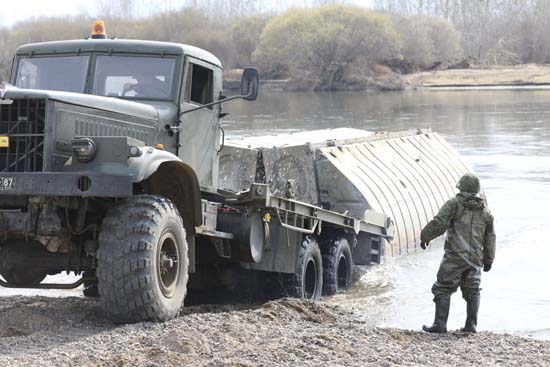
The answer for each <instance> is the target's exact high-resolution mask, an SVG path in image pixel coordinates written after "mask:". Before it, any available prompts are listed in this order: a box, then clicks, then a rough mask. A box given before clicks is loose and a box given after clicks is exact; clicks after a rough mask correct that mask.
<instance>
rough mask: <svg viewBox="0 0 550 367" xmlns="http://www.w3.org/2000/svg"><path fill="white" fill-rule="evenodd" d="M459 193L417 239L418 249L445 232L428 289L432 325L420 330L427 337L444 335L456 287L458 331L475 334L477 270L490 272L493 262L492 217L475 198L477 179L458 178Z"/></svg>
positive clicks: (477, 192)
mask: <svg viewBox="0 0 550 367" xmlns="http://www.w3.org/2000/svg"><path fill="white" fill-rule="evenodd" d="M456 187H457V188H458V189H459V190H460V192H459V193H458V194H457V195H456V196H455V197H454V198H452V199H450V200H449V201H447V202H446V203H445V204H444V205H443V207H441V209H440V210H439V213H438V214H437V215H436V217H435V218H434V219H433V220H432V221H431V222H429V223H428V224H427V225H426V227H424V229H423V230H422V233H421V235H420V247H422V249H424V250H425V249H426V246H428V244H429V242H430V241H431V240H433V239H434V238H436V237H438V236H441V235H442V234H443V233H445V231H447V238H446V240H445V254H444V255H443V260H442V261H441V265H440V266H439V271H438V272H437V280H436V282H435V283H434V285H433V287H432V293H433V294H434V302H435V321H434V323H433V325H432V326H426V325H424V326H423V327H422V329H423V330H424V331H427V332H430V333H446V332H447V318H448V317H449V307H450V303H451V295H452V294H453V293H454V292H456V290H457V288H458V287H459V286H460V289H461V290H462V297H463V298H464V300H466V304H467V306H466V312H467V318H466V324H465V326H464V328H463V329H462V331H465V332H470V333H475V332H476V327H477V312H478V310H479V293H480V288H479V284H480V281H481V269H482V268H483V271H486V272H487V271H489V270H491V266H492V264H493V260H494V258H495V231H494V226H493V216H492V215H491V213H490V211H489V209H488V208H487V205H486V203H485V201H484V200H483V199H482V198H481V197H480V196H479V191H480V184H479V179H478V178H477V177H476V176H475V175H474V174H471V173H467V174H465V175H464V176H462V177H461V178H460V180H459V181H458V184H457V185H456Z"/></svg>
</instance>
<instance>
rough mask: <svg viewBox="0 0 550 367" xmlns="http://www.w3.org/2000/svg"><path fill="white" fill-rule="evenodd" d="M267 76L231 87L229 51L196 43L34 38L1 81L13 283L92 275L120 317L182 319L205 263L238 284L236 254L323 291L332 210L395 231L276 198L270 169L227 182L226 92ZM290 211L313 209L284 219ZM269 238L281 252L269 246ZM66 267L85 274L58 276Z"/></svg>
mask: <svg viewBox="0 0 550 367" xmlns="http://www.w3.org/2000/svg"><path fill="white" fill-rule="evenodd" d="M258 83H259V78H258V72H257V71H256V70H255V69H253V68H248V69H245V70H244V72H243V78H242V83H241V93H240V95H237V96H233V97H226V96H224V95H223V91H222V64H221V62H220V60H219V59H218V58H216V57H215V56H214V55H212V54H211V53H209V52H207V51H205V50H202V49H199V48H196V47H193V46H188V45H182V44H174V43H165V42H152V41H138V40H121V39H107V38H106V37H104V33H102V32H99V33H97V34H95V35H94V36H93V37H92V38H89V39H83V40H71V41H57V42H44V43H38V44H28V45H23V46H21V47H19V48H18V49H17V51H16V56H15V59H14V64H13V68H12V74H11V80H10V84H9V85H5V86H4V88H2V89H0V275H1V276H2V278H3V279H4V280H0V285H2V286H5V287H21V288H73V287H78V286H80V285H82V284H83V285H84V287H85V288H84V292H85V295H88V296H99V297H100V303H101V306H102V308H103V310H104V311H105V313H106V314H107V315H108V316H109V317H110V318H111V319H112V320H113V321H114V322H118V323H126V322H136V321H165V320H168V319H170V318H173V317H175V316H176V315H177V314H178V312H179V310H180V309H181V307H182V306H183V303H184V299H185V296H186V292H187V287H188V283H189V284H191V282H190V279H189V276H190V275H191V278H197V279H198V281H196V282H195V283H196V284H203V283H209V282H208V281H206V282H205V281H204V279H205V278H206V279H210V278H212V277H213V273H216V274H217V277H218V278H224V277H226V279H222V280H221V283H224V284H225V283H227V279H228V278H229V277H228V276H226V275H225V274H226V273H225V271H232V269H234V268H243V267H244V268H248V269H258V270H261V271H268V272H275V273H280V274H282V276H283V277H285V279H286V281H287V282H288V284H290V285H291V286H289V288H292V292H290V294H291V295H295V296H301V297H306V298H310V299H317V298H319V296H320V295H321V291H322V289H323V287H322V279H323V269H322V260H321V250H320V249H319V246H318V244H317V240H316V239H315V236H316V235H320V233H321V230H320V228H321V227H320V223H321V222H325V223H326V224H327V225H328V227H330V226H333V227H335V228H339V230H340V231H342V233H344V232H346V233H348V232H349V233H351V236H352V237H354V238H355V236H357V238H362V237H361V236H363V237H364V236H367V235H368V238H369V239H368V241H370V242H373V243H374V242H375V241H374V240H376V239H380V238H382V237H390V236H391V234H390V233H389V232H388V221H387V220H386V218H385V217H384V216H383V215H382V216H378V217H377V219H376V220H375V222H376V223H375V224H373V223H366V222H364V221H361V220H359V219H354V218H350V217H347V216H346V215H342V214H338V213H333V212H330V211H325V210H323V209H321V208H317V207H315V206H313V205H310V204H307V203H300V202H296V201H294V202H293V203H291V201H292V200H290V199H284V198H281V199H280V200H279V199H277V200H274V198H275V197H274V196H273V195H272V194H271V193H270V192H269V189H268V188H267V186H266V185H265V183H262V182H260V183H254V184H252V185H251V187H250V189H249V190H247V191H245V192H242V193H233V194H229V193H226V192H223V191H220V190H219V189H218V177H219V172H218V170H219V156H220V154H219V152H220V150H221V148H222V146H223V138H224V137H223V134H222V129H221V128H220V120H221V118H223V116H224V115H225V114H224V113H223V111H222V103H223V102H227V101H229V100H231V99H235V98H244V99H246V100H255V99H256V96H257V93H258ZM280 210H286V212H285V213H287V214H288V213H290V215H294V217H295V218H301V219H302V222H301V224H300V225H297V224H296V221H295V222H294V224H289V223H283V222H281V221H280V220H279V221H276V220H270V218H272V217H275V216H276V214H277V213H279V212H280ZM220 213H221V214H220ZM235 213H238V216H237V217H238V218H239V219H238V220H237V221H235V218H236V216H235ZM317 225H318V227H316V226H317ZM328 227H327V228H328ZM220 228H223V229H220ZM283 232H284V233H285V235H283ZM270 236H272V237H273V238H270ZM290 242H292V244H290ZM304 244H305V245H304ZM352 245H353V242H352V241H351V240H350V244H349V245H348V247H346V248H344V249H343V251H344V252H345V255H346V256H348V255H347V254H348V252H349V256H351V249H350V248H349V247H350V246H352ZM268 246H270V247H274V246H275V247H276V246H280V247H281V251H279V252H278V254H277V255H270V256H262V254H263V253H264V251H267V250H266V248H267V247H268ZM354 251H355V250H354ZM360 252H361V251H357V254H358V255H357V256H358V257H357V259H356V260H358V259H359V258H360V257H361V256H360V255H359V253H360ZM363 252H364V251H363ZM342 256H344V255H342ZM367 256H369V255H367ZM262 257H263V258H265V259H262ZM363 257H365V256H363ZM348 260H349V264H351V258H349V259H348ZM364 261H366V260H364ZM364 261H363V262H364ZM267 262H269V264H268V263H267ZM355 262H356V263H357V261H355ZM247 264H248V265H247ZM348 268H349V274H348V271H347V270H346V274H345V275H346V277H347V278H346V279H344V283H342V284H341V287H345V286H347V285H349V282H350V281H351V265H348ZM205 269H206V270H205ZM212 269H213V270H212ZM220 269H222V270H220ZM199 270H200V271H199ZM62 271H66V272H74V273H75V274H77V275H82V278H81V279H79V280H78V281H77V282H75V283H71V284H52V283H43V282H42V281H43V280H44V279H45V277H46V276H47V275H53V274H57V273H60V272H62ZM334 271H336V270H334ZM192 280H193V279H191V281H192Z"/></svg>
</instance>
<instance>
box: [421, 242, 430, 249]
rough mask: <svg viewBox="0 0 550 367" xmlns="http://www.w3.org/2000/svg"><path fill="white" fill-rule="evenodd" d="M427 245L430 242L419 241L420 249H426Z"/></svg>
mask: <svg viewBox="0 0 550 367" xmlns="http://www.w3.org/2000/svg"><path fill="white" fill-rule="evenodd" d="M429 244H430V242H424V241H420V247H421V248H422V250H425V249H426V247H428V245H429Z"/></svg>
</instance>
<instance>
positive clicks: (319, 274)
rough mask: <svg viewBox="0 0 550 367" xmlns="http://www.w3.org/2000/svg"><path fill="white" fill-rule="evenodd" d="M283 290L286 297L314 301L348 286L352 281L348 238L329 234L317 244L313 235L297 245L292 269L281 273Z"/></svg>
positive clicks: (351, 261) (351, 263)
mask: <svg viewBox="0 0 550 367" xmlns="http://www.w3.org/2000/svg"><path fill="white" fill-rule="evenodd" d="M282 277H283V278H282V280H283V282H282V283H283V290H284V292H285V295H287V296H290V297H297V298H303V299H307V300H310V301H315V300H318V299H319V298H321V295H327V296H331V295H333V294H336V293H338V292H341V291H344V290H346V289H347V288H349V287H350V285H351V283H352V281H353V258H352V253H351V248H350V245H349V242H348V240H347V239H346V238H345V237H343V236H330V237H329V238H328V239H326V240H324V241H323V242H322V245H321V247H319V244H318V243H317V241H316V240H315V238H313V237H306V238H305V239H304V240H303V241H302V243H301V246H300V249H299V253H298V261H297V265H296V271H295V272H294V273H292V274H283V275H282Z"/></svg>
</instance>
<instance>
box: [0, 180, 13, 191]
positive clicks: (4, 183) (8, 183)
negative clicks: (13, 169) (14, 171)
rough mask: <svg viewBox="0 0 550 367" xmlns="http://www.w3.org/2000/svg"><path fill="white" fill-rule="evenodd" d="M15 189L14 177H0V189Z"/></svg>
mask: <svg viewBox="0 0 550 367" xmlns="http://www.w3.org/2000/svg"><path fill="white" fill-rule="evenodd" d="M7 190H15V178H14V177H2V178H0V191H7Z"/></svg>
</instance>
